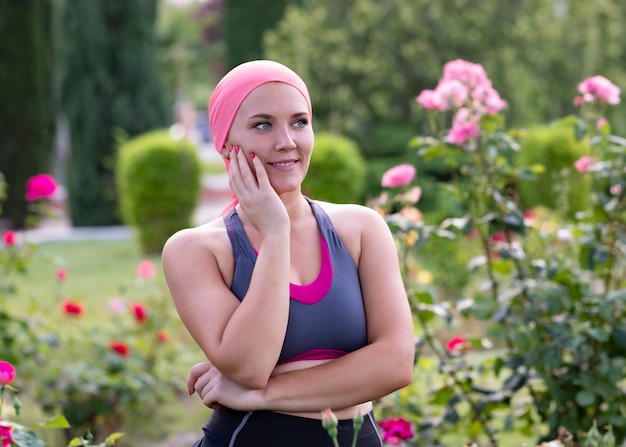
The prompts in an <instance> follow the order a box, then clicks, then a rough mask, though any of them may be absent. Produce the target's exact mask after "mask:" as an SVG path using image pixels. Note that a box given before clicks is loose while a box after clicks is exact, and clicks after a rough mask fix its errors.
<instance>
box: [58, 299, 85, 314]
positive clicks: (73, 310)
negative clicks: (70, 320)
mask: <svg viewBox="0 0 626 447" xmlns="http://www.w3.org/2000/svg"><path fill="white" fill-rule="evenodd" d="M61 307H62V308H63V312H64V313H65V315H73V316H77V317H78V316H80V315H82V314H83V311H84V307H83V304H82V303H81V302H79V301H73V300H71V299H69V298H67V299H65V300H63V303H61Z"/></svg>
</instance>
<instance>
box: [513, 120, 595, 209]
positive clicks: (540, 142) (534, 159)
mask: <svg viewBox="0 0 626 447" xmlns="http://www.w3.org/2000/svg"><path fill="white" fill-rule="evenodd" d="M588 154H589V144H588V142H585V141H578V140H576V138H575V136H574V129H573V128H572V127H570V126H565V125H560V126H535V127H532V128H529V129H528V130H527V132H526V135H525V136H524V138H523V139H522V142H521V148H520V151H519V153H518V154H517V156H516V158H515V163H516V164H517V165H518V166H528V165H532V164H540V165H543V166H544V168H545V172H544V173H542V174H539V175H537V177H536V178H535V179H534V180H518V181H517V182H516V189H517V191H518V193H519V199H520V204H521V205H522V207H523V208H526V209H528V208H534V207H536V206H539V205H542V206H545V207H548V208H550V209H553V210H559V211H563V210H565V211H566V215H568V216H569V217H573V216H574V214H575V213H576V212H578V211H580V210H583V209H586V208H587V206H588V202H589V198H590V196H589V194H590V183H589V178H588V176H585V175H584V174H581V173H579V172H578V171H576V170H575V169H574V162H575V161H576V160H578V159H579V158H580V157H582V156H584V155H588ZM563 175H565V176H566V177H565V179H563V178H562V176H563ZM559 190H560V191H561V192H560V193H559Z"/></svg>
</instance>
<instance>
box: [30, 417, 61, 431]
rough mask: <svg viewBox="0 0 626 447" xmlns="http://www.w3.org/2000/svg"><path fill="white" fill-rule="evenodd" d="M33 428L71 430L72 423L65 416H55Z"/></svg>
mask: <svg viewBox="0 0 626 447" xmlns="http://www.w3.org/2000/svg"><path fill="white" fill-rule="evenodd" d="M31 428H33V429H39V428H70V423H69V422H68V421H67V419H65V418H64V417H63V416H55V417H53V418H51V419H48V420H47V421H43V422H38V423H37V424H34V425H33V426H32V427H31Z"/></svg>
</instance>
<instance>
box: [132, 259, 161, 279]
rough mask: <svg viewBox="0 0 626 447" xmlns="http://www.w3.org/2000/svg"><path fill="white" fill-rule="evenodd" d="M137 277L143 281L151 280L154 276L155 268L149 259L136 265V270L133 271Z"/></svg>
mask: <svg viewBox="0 0 626 447" xmlns="http://www.w3.org/2000/svg"><path fill="white" fill-rule="evenodd" d="M135 272H136V273H137V276H139V277H140V278H144V279H153V278H154V277H155V276H156V267H155V266H154V263H153V262H152V261H150V260H149V259H144V260H143V261H141V262H140V263H139V264H137V268H136V270H135Z"/></svg>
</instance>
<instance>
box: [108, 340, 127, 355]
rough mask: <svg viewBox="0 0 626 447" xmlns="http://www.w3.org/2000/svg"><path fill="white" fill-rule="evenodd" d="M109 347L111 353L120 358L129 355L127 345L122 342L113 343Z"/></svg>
mask: <svg viewBox="0 0 626 447" xmlns="http://www.w3.org/2000/svg"><path fill="white" fill-rule="evenodd" d="M109 346H110V348H111V351H113V352H115V353H116V354H119V355H121V356H122V357H128V355H129V354H130V349H129V348H128V345H127V344H126V343H124V342H123V341H113V342H111V344H110V345H109Z"/></svg>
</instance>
